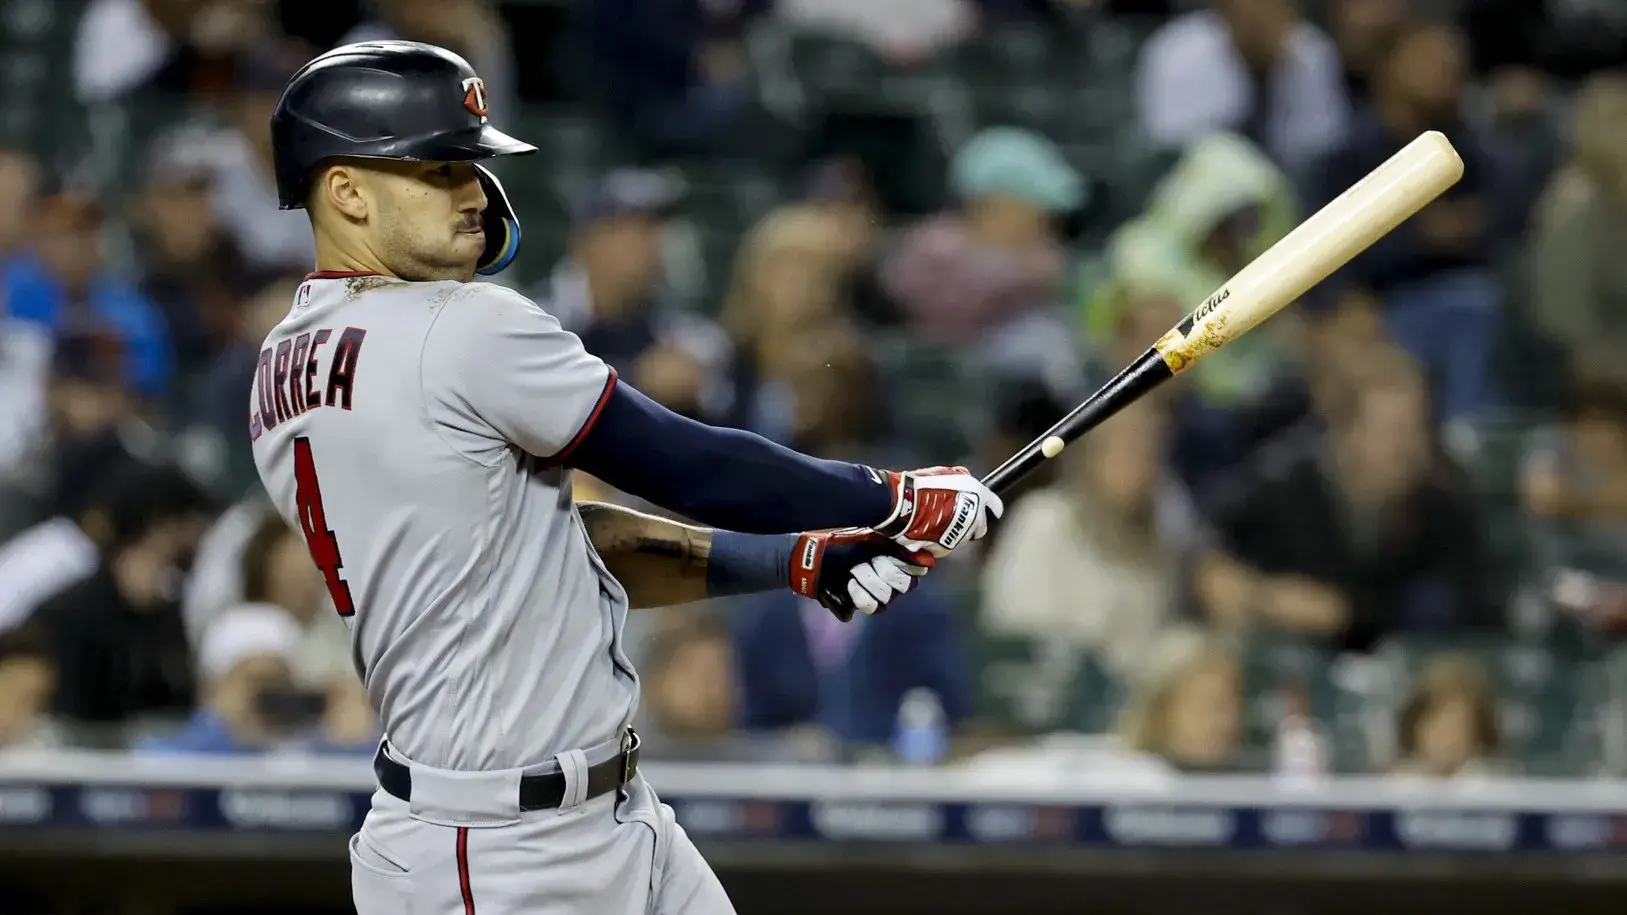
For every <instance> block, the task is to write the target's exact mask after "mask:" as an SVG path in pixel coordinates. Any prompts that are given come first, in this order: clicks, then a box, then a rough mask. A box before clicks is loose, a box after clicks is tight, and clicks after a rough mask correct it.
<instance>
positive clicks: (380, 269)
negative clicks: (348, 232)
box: [315, 228, 395, 276]
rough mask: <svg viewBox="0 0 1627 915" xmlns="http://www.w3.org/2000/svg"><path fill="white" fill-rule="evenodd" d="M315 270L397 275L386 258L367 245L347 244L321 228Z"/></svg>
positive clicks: (317, 235)
mask: <svg viewBox="0 0 1627 915" xmlns="http://www.w3.org/2000/svg"><path fill="white" fill-rule="evenodd" d="M315 272H317V273H349V274H376V275H378V276H395V271H393V270H391V269H390V268H389V267H388V266H386V265H385V263H384V259H383V258H381V257H379V256H378V254H377V253H375V252H373V251H372V250H370V249H369V248H367V247H366V246H365V245H356V244H346V243H345V242H344V240H343V239H337V238H334V237H333V236H332V235H330V234H329V233H327V232H325V231H322V230H321V229H320V228H319V229H318V230H317V232H316V271H315Z"/></svg>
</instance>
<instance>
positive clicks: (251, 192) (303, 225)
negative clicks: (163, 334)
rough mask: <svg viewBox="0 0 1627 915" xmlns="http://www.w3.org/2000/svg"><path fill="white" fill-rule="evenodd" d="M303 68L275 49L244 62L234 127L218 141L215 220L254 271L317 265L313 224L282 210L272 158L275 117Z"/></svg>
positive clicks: (233, 105) (233, 98)
mask: <svg viewBox="0 0 1627 915" xmlns="http://www.w3.org/2000/svg"><path fill="white" fill-rule="evenodd" d="M301 63H303V61H301V60H299V59H298V57H297V56H295V57H290V56H287V55H286V54H284V53H282V52H280V51H279V50H277V49H275V48H273V47H269V46H268V47H266V48H262V49H257V50H256V52H255V53H252V54H248V55H245V56H244V57H243V58H242V59H240V60H238V61H237V80H236V84H235V86H234V88H233V92H232V95H231V102H230V105H229V114H230V127H229V128H228V129H227V130H224V131H222V132H221V133H220V134H219V135H218V136H217V138H216V141H215V142H216V144H217V145H216V149H215V154H216V169H217V171H216V173H215V176H214V177H215V180H214V209H215V218H216V219H217V220H218V221H219V222H220V224H221V225H222V226H223V227H224V228H225V230H226V233H227V234H228V235H229V236H230V237H231V239H232V241H234V242H235V243H236V245H237V248H238V250H239V251H241V252H242V255H243V259H244V260H245V261H246V262H247V265H248V267H249V269H251V270H264V271H267V272H276V271H279V270H285V269H297V270H309V269H311V265H312V264H314V263H315V262H316V243H315V241H314V239H313V238H312V236H311V226H310V221H309V220H308V219H306V218H305V214H304V213H301V212H299V211H298V210H282V209H279V208H278V206H277V184H276V179H275V172H274V170H273V168H272V157H271V114H272V112H273V111H275V110H276V107H277V98H278V97H279V96H280V95H281V94H282V90H283V86H285V85H287V84H288V78H289V77H291V76H293V74H294V71H296V70H298V69H299V66H300V64H301Z"/></svg>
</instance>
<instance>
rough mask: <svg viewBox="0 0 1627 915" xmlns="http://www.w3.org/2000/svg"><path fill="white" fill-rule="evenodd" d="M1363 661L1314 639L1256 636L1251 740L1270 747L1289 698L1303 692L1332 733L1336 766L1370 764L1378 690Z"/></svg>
mask: <svg viewBox="0 0 1627 915" xmlns="http://www.w3.org/2000/svg"><path fill="white" fill-rule="evenodd" d="M1360 664H1361V659H1359V658H1341V657H1338V656H1336V655H1335V654H1334V652H1332V651H1330V650H1329V649H1327V648H1325V647H1323V646H1321V645H1319V644H1316V643H1314V642H1311V641H1308V640H1304V639H1298V638H1294V637H1292V636H1288V635H1284V634H1280V633H1268V632H1261V633H1256V634H1254V635H1253V636H1251V637H1250V638H1249V639H1248V640H1247V641H1246V642H1245V644H1244V648H1243V690H1244V697H1245V700H1244V701H1245V707H1244V743H1245V746H1246V747H1248V748H1250V749H1252V750H1254V751H1256V752H1266V751H1268V750H1269V748H1270V747H1271V745H1272V743H1273V741H1274V740H1275V739H1276V735H1277V727H1278V723H1279V722H1280V721H1281V720H1282V718H1283V715H1284V714H1285V712H1286V711H1287V710H1288V708H1289V699H1290V697H1291V696H1292V695H1293V694H1294V693H1296V692H1298V693H1302V694H1303V695H1304V697H1305V699H1306V700H1308V702H1309V704H1310V708H1309V712H1310V715H1311V717H1312V718H1313V719H1315V720H1316V721H1317V723H1318V724H1319V726H1320V727H1321V728H1322V729H1323V732H1324V733H1325V735H1326V736H1327V737H1328V739H1329V742H1330V744H1331V749H1332V753H1333V765H1334V767H1335V769H1337V770H1338V771H1343V772H1360V771H1365V770H1366V769H1368V768H1369V767H1370V764H1371V758H1372V750H1371V747H1370V740H1369V733H1368V731H1369V728H1370V725H1371V721H1372V703H1373V696H1372V695H1371V693H1370V688H1369V681H1370V678H1369V677H1365V676H1362V673H1363V671H1361V670H1360V669H1359V665H1360Z"/></svg>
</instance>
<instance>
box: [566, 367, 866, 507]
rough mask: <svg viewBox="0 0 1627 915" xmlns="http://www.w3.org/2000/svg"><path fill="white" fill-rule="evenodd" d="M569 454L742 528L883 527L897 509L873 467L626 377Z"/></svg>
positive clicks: (612, 477)
mask: <svg viewBox="0 0 1627 915" xmlns="http://www.w3.org/2000/svg"><path fill="white" fill-rule="evenodd" d="M567 463H568V464H570V465H571V466H573V467H580V468H582V469H583V470H586V471H587V472H588V473H591V474H593V475H594V476H595V477H598V478H599V479H601V480H604V481H605V482H606V483H609V484H610V485H612V486H614V487H616V488H617V489H620V490H622V491H623V492H628V493H632V494H633V495H636V496H638V497H639V498H641V499H645V500H647V501H649V502H652V503H654V504H656V505H659V506H661V507H662V508H665V509H668V510H671V511H674V512H677V513H678V514H680V515H683V516H684V517H686V518H694V519H695V520H697V521H700V522H702V523H705V524H709V525H712V526H714V527H719V528H726V529H729V530H735V531H748V532H752V533H760V534H790V533H797V532H801V531H815V530H827V529H831V528H842V527H875V526H876V525H879V524H881V523H882V522H883V521H885V520H886V519H887V517H888V516H889V515H890V514H891V513H892V508H893V505H892V503H893V493H892V487H891V486H890V485H888V483H887V482H886V481H885V480H884V479H883V478H880V477H878V476H876V475H875V472H874V471H871V470H869V469H868V468H865V467H861V466H859V465H857V464H849V463H844V462H842V461H827V460H821V459H818V458H813V457H809V456H807V455H804V454H798V453H797V452H795V451H792V450H791V449H789V448H784V447H781V446H780V445H776V444H774V443H773V442H770V441H768V440H767V439H765V438H763V437H762V436H759V435H753V434H751V433H749V432H741V431H739V430H737V429H720V428H715V427H713V426H708V425H706V424H704V423H698V422H695V421H694V420H691V419H688V418H686V417H683V416H679V415H678V414H676V413H673V412H672V411H670V410H667V409H666V408H665V407H662V406H661V405H659V404H657V403H655V402H654V401H652V400H650V399H649V398H648V397H646V396H644V395H643V394H640V393H639V392H638V391H636V390H633V389H632V388H631V387H630V386H628V385H626V384H619V385H617V386H616V389H615V391H614V392H612V393H611V395H610V398H609V400H608V401H606V403H605V406H604V409H603V411H602V412H601V414H600V415H599V417H598V420H597V421H596V422H595V423H594V425H593V428H592V430H591V431H590V432H589V433H588V434H587V436H586V437H585V438H584V439H583V440H582V442H581V444H580V445H579V446H578V447H577V448H576V450H575V451H574V452H572V454H571V456H570V458H569V459H568V461H567Z"/></svg>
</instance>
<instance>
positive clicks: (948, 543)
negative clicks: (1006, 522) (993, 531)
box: [876, 467, 1005, 557]
mask: <svg viewBox="0 0 1627 915" xmlns="http://www.w3.org/2000/svg"><path fill="white" fill-rule="evenodd" d="M882 473H883V474H884V476H885V477H887V479H888V480H889V481H890V482H891V485H892V487H893V513H892V514H891V515H889V516H888V518H887V520H886V521H883V522H882V523H880V524H878V525H876V531H877V533H880V534H882V535H883V536H885V537H889V538H891V539H892V540H893V542H894V543H897V544H898V545H899V546H901V547H903V548H904V549H906V550H909V551H911V552H916V551H921V550H924V551H926V552H928V553H931V554H932V555H933V556H940V557H941V556H946V555H948V554H949V552H950V551H952V550H954V549H955V548H956V547H958V546H960V545H961V544H963V543H966V542H968V541H972V540H977V539H979V538H981V537H982V536H983V535H984V534H987V533H988V531H989V519H990V518H991V517H994V518H998V517H1000V515H1001V513H1002V512H1004V511H1005V503H1004V502H1001V501H1000V497H999V496H997V495H995V494H994V491H993V490H991V489H989V488H988V487H987V486H984V485H983V482H982V481H981V480H979V479H978V478H977V477H974V476H972V474H971V471H969V470H967V469H966V468H965V467H928V468H925V469H923V470H910V471H905V472H902V473H900V472H897V471H882Z"/></svg>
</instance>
